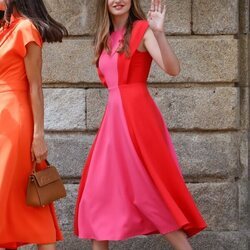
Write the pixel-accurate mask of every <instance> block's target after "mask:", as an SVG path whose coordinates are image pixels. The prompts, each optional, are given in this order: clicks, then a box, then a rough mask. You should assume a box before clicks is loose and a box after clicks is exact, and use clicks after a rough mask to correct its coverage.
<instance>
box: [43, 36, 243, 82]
mask: <svg viewBox="0 0 250 250" xmlns="http://www.w3.org/2000/svg"><path fill="white" fill-rule="evenodd" d="M169 41H170V44H171V45H172V47H173V49H174V50H175V51H176V54H177V56H178V57H179V59H180V62H181V69H182V70H181V73H180V75H179V76H177V77H169V76H167V75H166V74H165V73H163V72H162V71H161V70H160V69H159V67H156V65H155V64H154V65H153V67H152V70H151V72H150V77H149V82H155V83H166V82H191V83H193V82H201V83H202V82H204V83H208V82H211V83H213V82H222V83H225V82H235V81H237V80H238V41H237V40H236V39H234V38H233V37H231V36H220V37H212V38H202V37H193V38H170V39H169ZM92 50H93V48H92V45H91V40H88V39H66V40H64V42H63V43H62V44H49V45H46V46H45V48H44V67H43V76H44V82H45V83H82V82H83V83H93V82H99V79H98V77H97V73H96V69H95V66H93V64H92V61H93V52H92Z"/></svg>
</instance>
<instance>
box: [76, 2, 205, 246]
mask: <svg viewBox="0 0 250 250" xmlns="http://www.w3.org/2000/svg"><path fill="white" fill-rule="evenodd" d="M165 14H166V7H162V4H161V1H160V0H152V4H151V8H150V10H149V13H148V20H146V19H145V17H144V14H143V12H142V10H141V7H140V4H139V0H100V1H99V3H98V11H97V31H96V36H95V61H96V65H97V68H98V73H99V76H100V79H101V81H102V83H103V84H104V85H105V86H106V87H107V88H108V91H109V98H108V103H107V107H106V111H105V114H104V117H103V120H102V123H101V126H100V129H99V131H98V134H97V136H96V139H95V141H94V144H93V146H92V148H91V151H90V153H89V156H88V159H87V162H86V164H85V167H84V170H83V176H82V179H81V184H80V188H79V194H78V200H77V205H76V215H75V233H76V235H78V237H79V238H84V239H92V240H93V249H95V250H97V249H108V241H110V240H123V239H127V238H130V237H134V236H137V235H148V234H153V233H158V234H162V235H164V236H165V238H166V239H167V240H168V241H169V242H170V244H171V245H172V246H173V247H174V248H175V249H179V250H182V249H183V250H184V249H185V250H188V249H191V246H190V244H189V242H188V240H187V237H191V236H193V235H195V234H197V233H198V232H200V231H201V230H203V229H204V228H205V227H206V223H205V221H204V220H203V218H202V216H201V215H200V212H199V210H198V209H197V207H196V205H195V202H194V200H193V198H192V196H191V195H190V193H189V191H188V189H187V187H186V185H185V182H184V179H183V176H182V173H181V170H180V167H179V165H178V161H177V157H176V153H175V150H174V148H173V144H172V142H171V138H170V135H169V132H168V129H167V127H166V125H165V123H164V121H163V118H162V115H161V113H160V111H159V109H158V107H157V106H156V104H155V103H154V101H153V99H152V98H151V96H150V94H149V92H148V89H147V84H146V81H147V77H148V74H149V70H150V66H151V62H152V59H153V60H154V61H155V62H156V63H157V64H158V65H159V66H160V68H162V70H164V71H165V72H166V73H167V74H169V75H172V76H175V75H178V74H179V72H180V65H179V61H178V59H177V57H176V55H175V54H174V52H173V50H172V49H171V47H170V45H169V43H168V41H167V39H166V37H165V34H164V20H165Z"/></svg>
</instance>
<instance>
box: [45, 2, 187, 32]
mask: <svg viewBox="0 0 250 250" xmlns="http://www.w3.org/2000/svg"><path fill="white" fill-rule="evenodd" d="M45 4H46V6H47V8H48V10H49V12H50V14H51V15H52V16H53V17H54V18H55V19H56V20H58V21H60V22H61V23H63V24H64V25H65V26H66V27H67V29H68V30H69V33H70V35H89V34H93V33H94V28H95V24H96V6H97V4H98V3H97V1H96V0H91V1H87V0H73V1H71V2H70V4H68V2H67V1H65V0H59V1H58V0H57V1H56V0H52V1H51V0H45ZM141 5H142V8H143V10H144V11H145V13H147V12H148V10H149V7H150V0H144V1H141ZM62 13H63V15H62ZM190 23H191V0H170V1H168V2H167V17H166V22H165V26H166V32H168V33H169V34H190V33H191V24H190Z"/></svg>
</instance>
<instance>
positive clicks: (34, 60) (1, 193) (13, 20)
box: [0, 0, 67, 250]
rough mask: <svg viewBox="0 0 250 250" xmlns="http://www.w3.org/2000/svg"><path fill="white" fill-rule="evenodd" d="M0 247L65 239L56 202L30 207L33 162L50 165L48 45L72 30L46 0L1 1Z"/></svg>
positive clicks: (42, 245)
mask: <svg viewBox="0 0 250 250" xmlns="http://www.w3.org/2000/svg"><path fill="white" fill-rule="evenodd" d="M0 11H1V14H0V18H1V20H0V201H1V203H0V249H17V248H18V247H19V246H22V245H25V244H31V243H32V244H37V245H38V249H40V250H41V249H42V250H43V249H45V250H47V249H48V250H50V249H55V248H56V247H55V242H56V241H57V240H61V239H62V235H61V232H60V229H59V227H58V224H57V219H56V215H55V211H54V208H53V205H50V206H46V207H41V208H40V207H39V208H35V207H29V206H27V205H26V188H27V183H28V178H29V175H30V173H31V171H32V161H36V162H37V163H38V166H39V167H41V168H42V167H45V164H44V160H45V159H46V157H47V147H46V144H45V141H44V108H43V94H42V79H41V65H42V57H41V49H42V43H43V42H44V41H47V42H61V41H62V38H63V36H64V35H66V34H67V30H66V29H65V28H64V27H63V26H62V25H60V24H59V23H57V22H56V21H54V20H53V19H52V18H51V17H50V16H49V14H48V13H47V11H46V8H45V6H44V3H43V1H42V0H36V1H34V0H0Z"/></svg>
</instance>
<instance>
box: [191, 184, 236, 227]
mask: <svg viewBox="0 0 250 250" xmlns="http://www.w3.org/2000/svg"><path fill="white" fill-rule="evenodd" d="M188 188H189V189H190V191H191V193H192V195H193V197H194V199H195V201H196V203H197V206H198V208H199V209H200V211H201V214H202V215H203V216H204V219H205V221H206V222H207V224H208V228H207V230H209V231H210V230H212V231H216V230H220V231H237V230H238V229H239V210H238V188H237V184H235V183H202V184H188Z"/></svg>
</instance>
